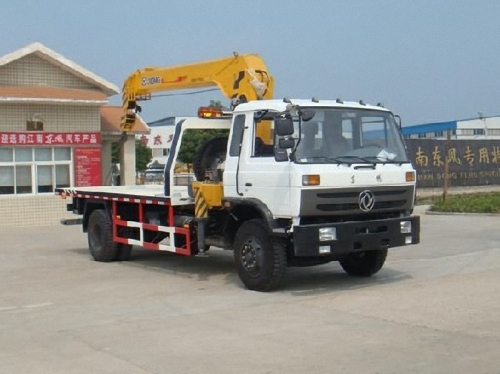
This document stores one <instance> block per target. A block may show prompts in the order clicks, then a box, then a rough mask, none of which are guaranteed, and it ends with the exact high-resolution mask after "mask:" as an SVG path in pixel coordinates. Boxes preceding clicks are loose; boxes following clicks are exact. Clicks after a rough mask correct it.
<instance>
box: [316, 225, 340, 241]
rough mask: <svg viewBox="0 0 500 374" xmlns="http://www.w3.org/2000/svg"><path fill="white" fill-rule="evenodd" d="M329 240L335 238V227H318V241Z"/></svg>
mask: <svg viewBox="0 0 500 374" xmlns="http://www.w3.org/2000/svg"><path fill="white" fill-rule="evenodd" d="M329 240H337V228H336V227H323V228H321V229H319V241H320V242H326V241H329Z"/></svg>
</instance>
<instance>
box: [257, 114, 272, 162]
mask: <svg viewBox="0 0 500 374" xmlns="http://www.w3.org/2000/svg"><path fill="white" fill-rule="evenodd" d="M254 135H255V136H254V144H253V156H254V157H273V156H274V121H272V120H269V119H265V120H260V121H256V122H255V131H254Z"/></svg>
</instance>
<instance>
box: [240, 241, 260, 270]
mask: <svg viewBox="0 0 500 374" xmlns="http://www.w3.org/2000/svg"><path fill="white" fill-rule="evenodd" d="M261 248H262V246H261V244H260V243H259V242H258V241H257V240H255V238H249V239H247V240H246V241H245V243H243V247H242V249H241V262H242V264H243V267H244V269H245V270H246V271H247V272H248V273H249V274H250V275H258V274H259V273H260V264H259V263H260V261H259V260H260V256H261V255H260V252H261Z"/></svg>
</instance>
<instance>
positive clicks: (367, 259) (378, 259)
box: [339, 249, 387, 277]
mask: <svg viewBox="0 0 500 374" xmlns="http://www.w3.org/2000/svg"><path fill="white" fill-rule="evenodd" d="M386 257H387V249H377V250H374V251H364V252H356V253H350V254H348V255H347V256H346V257H345V258H343V259H342V260H340V261H339V262H340V266H342V269H344V271H345V272H346V273H347V274H349V275H352V276H355V277H370V276H372V275H373V274H375V273H377V272H378V271H379V270H380V269H382V266H384V263H385V259H386Z"/></svg>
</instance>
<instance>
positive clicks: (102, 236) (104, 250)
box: [87, 209, 119, 262]
mask: <svg viewBox="0 0 500 374" xmlns="http://www.w3.org/2000/svg"><path fill="white" fill-rule="evenodd" d="M87 232H88V234H87V237H88V242H89V249H90V253H91V254H92V257H93V258H94V260H96V261H100V262H110V261H114V260H115V259H116V258H117V256H118V255H119V253H118V247H117V245H116V243H114V242H113V230H112V225H111V217H109V215H108V214H107V213H106V211H105V210H103V209H97V210H94V211H93V212H92V213H91V214H90V217H89V225H88V229H87Z"/></svg>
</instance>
